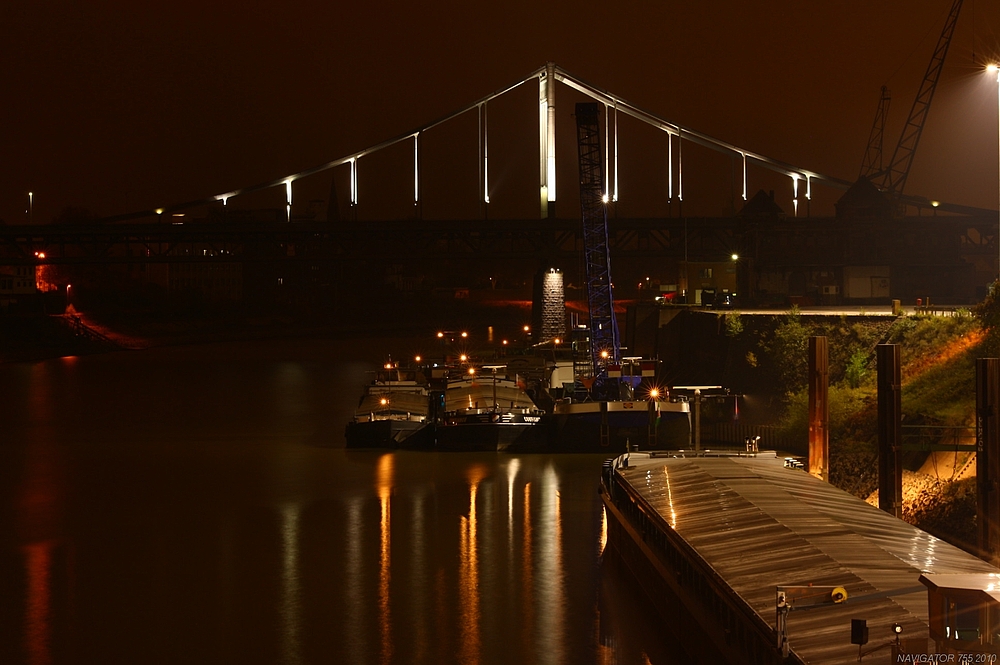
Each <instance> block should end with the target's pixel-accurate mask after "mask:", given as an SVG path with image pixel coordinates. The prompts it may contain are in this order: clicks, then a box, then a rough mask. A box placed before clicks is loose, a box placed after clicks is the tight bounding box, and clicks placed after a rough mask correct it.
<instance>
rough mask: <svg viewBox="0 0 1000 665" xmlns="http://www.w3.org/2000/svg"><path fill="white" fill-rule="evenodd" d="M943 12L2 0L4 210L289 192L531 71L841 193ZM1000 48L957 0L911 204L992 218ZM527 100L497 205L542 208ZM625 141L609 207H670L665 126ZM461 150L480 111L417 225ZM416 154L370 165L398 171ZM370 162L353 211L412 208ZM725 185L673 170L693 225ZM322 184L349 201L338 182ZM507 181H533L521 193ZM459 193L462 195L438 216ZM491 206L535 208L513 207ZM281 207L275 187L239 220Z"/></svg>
mask: <svg viewBox="0 0 1000 665" xmlns="http://www.w3.org/2000/svg"><path fill="white" fill-rule="evenodd" d="M950 5H951V2H950V0H935V1H934V2H929V1H921V2H912V1H906V0H891V1H883V2H878V3H873V2H870V1H869V0H865V1H862V0H857V1H849V2H825V3H803V2H801V1H799V2H790V1H785V0H781V1H773V2H768V3H750V2H737V1H734V0H729V1H715V2H712V1H708V2H702V3H691V2H683V3H682V2H658V3H657V2H628V1H626V2H622V3H617V5H616V3H610V2H587V1H581V2H562V1H557V2H547V3H546V2H522V1H519V0H512V1H508V2H503V3H491V4H488V5H487V4H486V3H464V2H424V3H417V2H398V3H397V2H371V1H359V2H352V3H348V2H324V3H320V2H302V1H296V0H291V1H286V2H282V3H268V2H230V1H225V2H221V1H215V0H209V1H202V2H197V3H196V2H191V1H189V0H174V1H172V2H169V3H136V2H132V3H124V2H109V1H106V0H93V1H88V2H82V1H81V2H70V1H68V0H34V1H30V2H29V1H25V0H8V1H7V2H5V3H3V6H2V8H0V49H2V60H0V62H2V64H0V83H2V91H3V95H2V101H0V104H2V108H3V114H2V129H0V219H3V220H4V221H5V222H6V223H7V224H21V223H25V222H26V221H27V215H26V212H25V211H26V208H27V201H28V196H27V192H29V191H32V192H34V210H33V215H34V222H35V223H47V222H49V221H50V220H52V219H53V218H54V217H55V216H57V215H58V214H59V213H60V212H61V211H62V210H63V209H64V208H66V207H68V206H73V207H78V208H85V209H87V210H89V211H91V212H92V213H93V214H94V215H97V216H110V215H118V214H121V213H126V212H130V211H133V210H139V209H150V208H155V207H159V206H165V205H169V204H173V203H177V202H182V201H187V200H192V199H201V198H205V197H209V196H212V195H215V194H220V193H223V192H226V191H229V190H231V189H234V188H238V187H243V186H247V185H252V184H256V183H260V182H265V181H269V180H273V179H276V178H280V177H283V176H285V175H288V174H291V173H295V172H297V171H299V170H302V169H305V168H308V167H311V166H314V165H316V164H320V163H323V162H326V161H328V160H332V159H335V158H338V157H341V156H344V155H346V154H349V153H351V152H353V151H356V150H359V149H362V148H365V147H368V146H370V145H372V144H375V143H378V142H379V141H382V140H384V139H386V138H390V137H392V136H396V135H399V134H403V133H405V132H407V131H409V130H411V129H414V128H416V127H419V126H421V125H423V124H425V123H427V122H429V121H432V120H435V119H437V118H439V117H441V116H444V115H446V114H448V113H450V112H452V111H454V110H457V109H458V108H460V107H462V106H464V105H466V104H468V103H470V102H472V101H474V100H476V99H478V98H480V97H482V96H484V95H486V94H488V93H490V92H492V91H493V90H496V89H498V88H502V87H504V86H506V85H508V84H510V83H512V82H514V81H517V80H519V79H520V78H522V77H524V76H526V75H527V74H529V73H530V72H532V71H534V70H535V69H537V68H538V67H541V66H543V65H544V64H545V62H546V61H554V62H556V63H557V64H558V65H560V66H561V67H563V68H564V69H565V70H567V71H568V72H570V73H572V74H574V75H576V76H578V77H580V78H582V79H584V80H586V81H588V82H591V83H593V84H595V85H597V86H599V87H601V88H604V89H607V90H610V91H612V92H613V93H615V94H617V95H619V96H621V97H622V98H624V99H626V100H628V101H630V102H632V103H634V104H636V105H638V106H640V107H642V108H644V109H647V110H649V111H652V112H654V113H656V114H659V115H661V116H664V117H666V118H668V119H670V120H671V121H673V122H677V123H680V124H682V125H685V126H687V127H690V128H692V129H695V130H698V131H700V132H703V133H706V134H709V135H712V136H715V137H718V138H720V139H723V140H726V141H729V142H731V143H734V144H737V145H739V146H741V147H744V148H746V149H749V150H753V151H756V152H759V153H762V154H764V155H767V156H769V157H772V158H775V159H779V160H782V161H786V162H790V163H792V164H796V165H798V166H800V167H802V168H808V169H811V170H814V171H818V172H820V173H823V174H827V175H831V176H835V177H839V178H844V179H848V180H853V179H854V178H856V177H857V174H858V170H859V168H860V164H861V158H862V155H863V152H864V147H865V144H866V141H867V139H868V134H869V131H870V128H871V123H872V119H873V117H874V113H875V108H876V104H877V100H878V94H879V87H880V86H881V85H883V84H887V85H888V86H889V87H890V89H891V91H892V96H893V102H892V107H891V111H890V121H889V126H888V128H887V132H886V140H887V148H886V149H887V150H889V149H890V147H891V146H892V145H894V144H895V142H896V141H897V140H898V137H899V132H900V129H901V127H902V123H903V121H904V119H905V117H906V114H907V113H908V111H909V108H910V105H911V104H912V101H913V97H914V95H915V93H916V91H917V88H918V86H919V84H920V81H921V79H922V77H923V74H924V71H925V69H926V67H927V63H928V62H929V60H930V56H931V52H932V49H933V46H934V44H935V43H936V41H937V38H938V35H939V34H940V31H941V28H942V26H943V24H944V20H945V17H946V15H947V12H948V9H949V7H950ZM995 55H1000V3H995V2H994V3H987V2H983V1H982V0H980V1H978V2H973V0H966V3H965V6H964V8H963V10H962V16H961V17H960V19H959V24H958V28H957V31H956V33H955V37H954V39H953V41H952V45H951V50H950V52H949V54H948V60H947V62H946V66H945V70H944V74H943V76H942V81H941V83H940V85H939V86H938V90H937V95H936V97H935V99H934V105H933V107H932V109H931V112H930V120H929V122H928V124H927V127H926V130H925V132H924V135H923V139H922V142H921V144H920V148H919V150H918V153H917V157H916V162H915V165H914V168H913V171H912V173H911V176H910V179H909V182H908V184H907V193H909V194H920V195H924V196H927V197H929V198H934V199H941V200H945V201H949V202H954V203H960V204H965V205H973V206H981V207H989V208H994V209H995V208H996V207H997V198H998V185H997V180H998V169H997V140H998V137H997V122H998V121H997V84H996V81H995V79H991V78H989V77H988V76H987V75H986V74H984V73H983V71H982V70H983V65H984V64H985V62H987V61H988V60H989V59H990V58H991V57H992V56H995ZM974 57H975V59H973V58H974ZM525 87H526V88H528V89H527V90H519V91H518V94H517V95H515V96H514V97H512V99H511V100H510V101H509V102H504V103H498V104H496V105H495V106H491V109H490V114H491V115H490V123H494V124H495V127H496V129H491V131H493V132H494V133H495V136H494V138H491V141H493V143H492V144H491V145H493V146H496V147H495V148H494V147H491V150H493V151H494V152H495V153H496V157H495V158H494V156H493V153H492V152H491V159H494V160H495V165H491V169H495V173H496V174H497V175H496V178H497V180H496V187H497V190H496V192H495V193H494V194H493V195H491V196H492V197H493V198H494V199H495V200H498V201H499V202H498V203H497V204H496V205H497V206H498V214H505V213H506V214H508V215H511V216H514V215H517V214H518V213H520V212H522V208H523V209H524V210H526V211H528V212H527V214H531V212H530V211H534V210H535V208H537V206H535V208H532V207H531V206H533V205H534V203H533V202H534V201H535V200H536V199H537V184H535V185H534V187H535V189H534V190H532V187H531V183H532V182H536V176H535V174H536V173H537V161H535V160H537V157H535V156H534V155H535V154H536V153H535V152H534V151H536V149H537V148H536V146H537V130H536V129H535V125H533V124H532V123H533V122H535V118H536V117H537V116H536V115H535V107H534V102H533V97H534V95H536V94H537V93H536V92H535V90H536V87H535V86H534V85H533V84H529V85H528V86H525ZM557 95H558V96H557V104H558V105H559V114H560V116H559V120H558V122H559V127H560V129H559V132H560V134H559V148H558V149H559V154H560V160H561V165H560V179H559V182H560V199H559V200H560V207H559V211H560V212H561V213H563V214H562V216H566V215H567V214H569V213H567V212H566V211H567V210H569V208H567V207H566V206H568V205H570V204H569V202H568V201H570V200H573V199H575V198H576V196H577V195H576V192H575V190H574V189H573V178H574V175H575V172H574V170H572V169H575V162H574V161H573V159H575V155H574V152H572V151H573V150H575V147H574V146H573V145H572V143H571V141H570V140H567V137H572V134H567V133H566V131H567V130H569V129H570V127H569V125H570V122H571V121H572V118H571V116H570V115H569V114H570V113H571V112H572V110H571V103H572V102H573V101H577V100H578V99H579V97H578V96H576V95H574V94H572V93H570V92H569V91H568V90H567V89H566V88H565V87H562V86H560V87H559V89H558V92H557ZM517 123H521V124H522V125H523V127H520V129H517V127H518V125H517ZM621 139H622V161H623V165H622V167H621V186H622V201H621V203H620V205H621V206H622V212H623V213H625V214H629V215H635V216H645V215H654V214H665V210H666V205H665V202H664V201H663V192H662V191H659V190H658V189H657V183H660V182H662V174H661V171H662V170H663V164H662V161H663V159H664V157H662V156H661V155H660V154H659V152H658V151H660V152H662V146H663V145H665V139H664V138H663V135H662V134H658V133H656V132H652V131H651V130H644V129H642V128H641V127H639V126H638V125H637V124H635V123H633V124H632V125H629V124H628V123H627V122H626V121H624V120H623V121H622V133H621ZM435 140H437V143H435V142H434V141H435ZM476 140H477V139H476V126H475V120H474V119H472V120H470V121H467V122H466V123H465V124H464V125H462V124H461V123H457V124H456V125H455V126H454V127H453V128H451V129H448V130H442V132H441V133H440V135H439V136H438V137H437V138H436V139H432V138H431V137H428V144H427V147H426V151H425V154H424V160H425V162H424V164H425V166H424V168H425V169H428V170H429V169H431V168H434V167H440V168H438V169H437V171H438V173H437V174H436V175H434V176H430V175H428V176H425V177H426V183H427V192H426V194H425V197H426V198H427V200H428V203H427V208H425V210H424V215H425V216H426V217H433V216H435V214H436V213H439V214H440V215H441V216H448V215H449V214H450V215H458V216H461V215H462V214H465V211H466V210H465V208H463V205H464V206H465V207H466V208H469V209H472V208H473V207H474V205H475V201H476V198H475V197H476V193H475V187H476V177H477V176H476V174H475V168H476V161H475V160H476V157H475V155H476V152H475V151H476ZM657 142H659V143H657ZM630 146H631V147H630ZM423 149H424V148H422V150H423ZM466 153H467V154H466ZM407 154H408V153H406V152H405V151H401V152H399V154H398V155H395V156H393V155H392V154H389V155H387V156H386V157H385V158H384V159H385V162H384V164H390V163H391V162H393V160H395V159H396V158H398V160H397V161H398V162H399V164H403V165H405V164H407V162H406V159H407ZM410 159H412V158H410ZM505 160H507V163H504V161H505ZM716 161H718V160H716ZM708 162H711V159H709V160H708ZM708 162H706V163H708ZM410 163H412V162H410ZM369 164H376V162H374V161H373V162H367V163H365V164H364V165H363V168H362V170H361V178H362V181H363V185H362V192H361V195H362V200H361V202H360V203H361V206H360V207H361V209H363V210H364V212H365V214H366V215H367V216H369V217H373V218H380V217H391V216H396V214H397V213H396V211H395V208H394V207H393V206H394V205H397V204H396V203H393V201H394V200H396V199H398V200H399V201H402V202H404V203H405V200H406V198H407V196H410V194H408V192H410V191H412V176H410V178H411V179H410V180H409V183H410V184H409V185H407V184H406V178H405V177H403V176H401V175H400V174H399V173H397V174H396V176H393V175H392V174H393V173H394V171H399V172H400V173H403V171H404V170H403V167H402V166H392V165H388V166H383V168H384V171H382V173H385V174H387V175H385V182H384V183H381V184H380V186H379V187H378V188H376V187H375V185H374V183H373V182H372V180H373V177H372V176H371V175H370V174H371V173H373V171H374V170H376V169H374V167H369V166H368V165H369ZM626 164H627V165H626ZM693 164H696V162H693ZM456 165H458V166H456ZM463 165H464V166H463ZM366 168H367V169H368V170H367V171H365V170H364V169H366ZM449 168H456V169H457V172H456V173H454V174H453V173H451V172H447V169H449ZM727 172H728V167H726V168H723V169H722V170H721V171H720V173H722V174H723V177H722V178H719V177H718V174H716V175H712V176H708V175H707V174H705V173H698V169H696V168H694V167H692V168H691V169H686V171H685V178H686V179H688V180H686V182H688V183H691V184H690V187H691V189H690V192H691V193H690V194H689V195H687V197H686V200H685V205H686V206H688V208H687V211H688V214H694V213H696V212H704V213H705V214H717V213H719V212H721V211H722V210H723V208H724V202H723V199H725V198H726V194H725V193H722V194H720V192H719V191H715V190H712V189H711V188H710V187H708V186H707V185H706V189H705V191H704V192H702V191H700V190H699V188H698V186H697V185H696V184H695V183H696V181H697V180H698V179H699V177H702V178H704V179H705V180H716V181H719V180H725V177H726V176H725V174H726V173H727ZM333 173H334V177H335V178H337V182H338V188H340V189H339V191H338V195H339V198H340V199H341V204H344V202H345V200H346V198H347V196H348V194H347V191H346V186H345V185H344V183H346V177H347V171H346V169H344V168H341V169H339V170H335V171H334V172H333ZM751 175H752V177H751V182H750V189H751V193H752V192H753V191H754V190H755V189H757V188H760V187H763V188H765V189H766V188H778V190H779V201H781V202H782V203H783V205H787V203H788V201H787V200H785V201H783V199H789V200H790V197H791V185H790V183H789V181H788V179H787V178H783V179H777V180H775V179H774V178H769V177H766V176H762V177H760V178H757V177H756V176H754V175H753V174H751ZM506 176H509V177H506ZM325 177H326V180H325V181H318V182H316V183H313V184H311V185H303V187H302V191H301V193H298V192H297V193H296V205H297V206H300V205H301V204H300V203H299V201H302V200H304V199H303V197H305V199H308V198H323V199H325V198H326V196H327V192H328V191H329V173H328V174H327V176H325ZM394 177H395V180H394V179H393V178H394ZM365 178H368V180H367V181H365V180H364V179H365ZM533 179H535V180H533ZM396 181H398V182H396ZM505 182H509V183H519V182H520V183H527V184H526V185H524V186H523V187H521V185H518V187H520V188H521V189H523V190H524V191H521V189H518V191H517V193H515V192H514V191H513V189H510V191H509V192H508V191H507V190H505V189H504V183H505ZM687 186H688V185H686V187H687ZM407 187H409V190H407ZM512 187H513V185H512ZM469 188H471V191H469V192H466V191H465V190H466V189H469ZM730 188H731V183H729V182H728V181H727V182H726V183H725V186H724V188H723V189H725V192H729V191H730ZM782 188H784V189H787V190H788V191H783V189H782ZM397 189H398V190H399V192H398V194H394V193H389V192H390V191H392V192H394V191H395V190H397ZM514 189H517V188H514ZM451 190H454V192H455V196H456V197H457V198H456V201H460V202H461V201H464V203H456V204H455V205H452V203H451V202H450V201H449V200H448V196H449V192H450V191H451ZM716 190H718V186H716ZM365 197H367V199H366V198H365ZM505 198H506V199H509V200H512V201H513V200H515V199H517V200H520V199H523V201H521V204H524V202H525V201H527V202H529V203H530V205H529V204H524V205H521V204H518V205H520V206H521V207H518V205H514V204H510V205H509V206H508V208H506V209H504V207H503V205H504V204H503V201H504V200H505ZM835 198H836V195H831V196H830V197H827V198H824V197H822V196H820V197H819V198H818V199H817V200H816V202H815V204H814V209H813V213H814V214H830V213H831V212H832V207H831V206H830V205H829V204H830V203H832V201H833V200H835ZM374 199H377V200H378V201H377V203H379V204H380V205H382V207H381V208H380V207H379V206H378V205H375V203H376V201H374ZM432 199H433V200H432ZM283 200H284V192H283V191H281V190H279V189H276V190H273V191H272V192H270V193H269V194H267V195H266V196H265V195H257V196H255V197H253V198H248V200H247V201H243V202H240V203H239V204H238V205H244V206H248V207H266V206H272V207H279V206H280V205H282V204H283ZM564 201H567V203H565V204H563V203H562V202H564ZM234 202H235V200H234ZM366 202H367V203H369V205H368V206H367V208H365V205H366ZM470 202H471V203H470ZM397 203H398V202H397ZM491 205H493V204H491ZM401 210H403V212H401V213H400V214H402V215H404V216H405V215H406V214H407V213H406V212H405V210H404V209H402V208H401ZM472 214H475V213H474V212H473V213H472Z"/></svg>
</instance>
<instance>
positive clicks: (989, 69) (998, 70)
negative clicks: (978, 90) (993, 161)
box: [986, 64, 1000, 284]
mask: <svg viewBox="0 0 1000 665" xmlns="http://www.w3.org/2000/svg"><path fill="white" fill-rule="evenodd" d="M986 73H987V74H995V75H996V77H997V127H998V131H1000V65H996V64H990V65H987V66H986ZM997 160H998V163H1000V135H998V138H997ZM997 214H998V215H1000V208H998V213H997ZM997 231H998V235H997V239H998V242H997V244H998V245H1000V217H998V218H997ZM997 261H998V263H997V283H998V284H1000V255H998V257H997Z"/></svg>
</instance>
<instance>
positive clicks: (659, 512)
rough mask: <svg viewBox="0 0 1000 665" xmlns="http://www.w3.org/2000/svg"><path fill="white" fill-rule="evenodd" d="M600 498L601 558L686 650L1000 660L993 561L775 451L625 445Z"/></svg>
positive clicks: (835, 662)
mask: <svg viewBox="0 0 1000 665" xmlns="http://www.w3.org/2000/svg"><path fill="white" fill-rule="evenodd" d="M601 494H602V498H603V501H604V505H605V512H606V516H607V524H608V537H607V549H606V551H605V555H606V556H607V555H610V556H615V557H618V558H619V559H620V560H621V562H622V563H623V564H624V566H625V568H626V569H627V570H628V571H629V572H630V574H631V575H632V576H633V577H634V578H635V579H636V580H637V581H638V582H639V586H640V587H641V588H642V589H643V591H644V592H645V593H646V594H647V595H648V596H649V599H650V600H651V602H652V603H653V604H654V605H655V606H656V608H657V610H658V612H659V614H660V615H661V616H662V618H663V620H664V622H665V624H666V625H667V626H668V627H669V628H670V629H671V632H672V633H674V634H675V635H677V636H679V637H678V639H682V640H684V641H685V644H684V648H685V650H686V651H688V652H689V653H691V654H692V658H693V661H692V662H697V663H706V664H708V663H711V664H712V665H716V664H718V663H731V664H733V665H743V664H745V663H754V664H774V665H778V664H779V663H781V664H787V663H796V664H802V665H805V664H809V665H843V664H844V663H850V662H857V661H858V660H861V662H864V663H879V664H888V663H897V662H970V663H972V662H984V663H995V662H997V653H998V650H1000V593H998V592H997V591H994V589H996V588H1000V569H998V568H995V567H993V566H991V565H989V564H988V563H986V562H984V561H982V560H980V559H978V558H976V557H975V556H973V555H971V554H969V553H967V552H965V551H963V550H961V549H959V548H957V547H954V546H952V545H949V544H948V543H946V542H944V541H942V540H940V539H938V538H935V537H934V536H931V535H929V534H927V533H925V532H923V531H921V530H920V529H917V528H916V527H913V526H911V525H909V524H907V523H905V522H903V521H901V520H898V519H896V518H895V517H893V516H891V515H889V514H887V513H885V512H883V511H880V510H878V509H877V508H875V507H873V506H870V505H868V504H867V503H865V502H864V501H862V500H861V499H858V498H856V497H854V496H852V495H850V494H847V493H846V492H842V491H841V490H839V489H837V488H835V487H833V486H832V485H830V484H828V483H826V482H823V481H821V480H819V479H817V478H814V477H812V476H810V475H808V474H807V473H805V472H804V471H801V470H798V469H794V468H786V467H785V466H784V464H783V462H782V460H781V459H779V458H777V457H776V456H775V455H774V454H773V453H770V454H768V453H760V454H748V455H746V456H728V457H727V456H722V457H714V458H710V457H705V456H699V457H679V456H677V457H667V456H666V455H664V456H659V455H658V454H656V453H652V454H642V453H631V454H630V455H623V456H620V457H619V458H617V459H615V460H613V461H612V460H609V461H608V462H607V463H606V464H605V469H604V472H603V475H602V482H601ZM802 590H805V596H811V597H813V598H814V599H815V598H817V597H818V598H821V599H823V596H824V594H825V596H826V598H825V601H827V602H819V603H817V604H813V605H808V606H807V605H806V604H804V603H800V606H799V607H796V604H795V602H794V599H795V598H796V597H799V598H801V597H803V594H802ZM825 590H833V591H829V592H828V591H825ZM786 594H787V595H786ZM789 610H801V611H789ZM805 610H808V611H805ZM927 658H935V659H937V660H933V661H932V660H926V659H927ZM941 658H950V660H940V659H941ZM963 658H964V659H965V660H963ZM921 659H923V660H921Z"/></svg>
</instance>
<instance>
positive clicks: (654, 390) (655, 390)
mask: <svg viewBox="0 0 1000 665" xmlns="http://www.w3.org/2000/svg"><path fill="white" fill-rule="evenodd" d="M659 396H660V390H659V389H658V388H652V389H650V391H649V398H650V399H656V398H657V397H659Z"/></svg>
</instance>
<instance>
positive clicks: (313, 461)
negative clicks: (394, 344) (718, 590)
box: [0, 340, 684, 665]
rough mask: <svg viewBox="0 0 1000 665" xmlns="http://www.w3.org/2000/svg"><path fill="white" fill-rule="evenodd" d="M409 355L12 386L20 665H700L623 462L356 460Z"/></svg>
mask: <svg viewBox="0 0 1000 665" xmlns="http://www.w3.org/2000/svg"><path fill="white" fill-rule="evenodd" d="M385 348H387V343H386V342H385V341H380V342H372V341H367V342H361V343H358V342H347V341H336V340H333V341H331V340H311V341H289V340H286V341H279V342H245V343H230V344H212V345H201V346H189V347H173V348H160V349H150V350H146V351H141V352H121V353H114V354H107V355H101V356H88V357H79V358H62V359H56V360H50V361H45V362H38V363H15V364H8V365H2V366H0V525H2V528H0V566H2V567H0V663H30V664H32V665H49V664H54V663H287V664H290V665H297V664H300V663H351V664H354V663H358V664H362V663H462V664H475V663H565V664H567V665H576V664H586V663H622V664H632V663H635V664H643V663H668V664H670V665H674V664H675V663H682V662H684V659H683V658H682V657H680V656H677V655H675V654H674V651H675V648H674V647H672V646H671V645H670V644H669V643H665V642H664V638H663V637H662V627H661V626H659V625H658V622H657V620H656V619H655V617H654V616H653V615H652V614H651V610H650V609H649V607H648V605H647V604H646V603H645V601H644V599H643V597H642V595H641V593H640V592H639V591H638V590H637V587H636V585H635V584H634V582H633V581H632V580H631V579H630V578H627V577H626V576H625V575H624V574H622V573H621V572H620V570H619V567H618V566H616V565H615V564H614V562H613V561H610V560H608V559H609V558H608V557H602V555H601V553H602V549H603V544H604V541H603V538H604V515H603V511H602V507H601V503H600V500H599V497H598V495H597V485H598V481H599V475H600V467H601V462H602V461H603V459H602V457H601V456H593V455H566V456H553V455H522V456H510V455H497V454H474V453H468V454H466V453H450V454H449V453H426V452H424V453H421V452H392V453H381V452H376V451H346V450H344V449H343V428H344V424H345V423H346V421H347V420H348V418H349V416H350V414H351V412H352V410H353V406H354V404H355V403H356V401H357V397H358V394H359V391H360V387H361V385H362V384H363V383H364V382H365V380H366V374H365V373H366V371H369V370H371V369H374V367H376V366H377V364H378V363H380V362H381V360H382V357H383V356H382V353H383V351H384V349H385Z"/></svg>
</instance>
